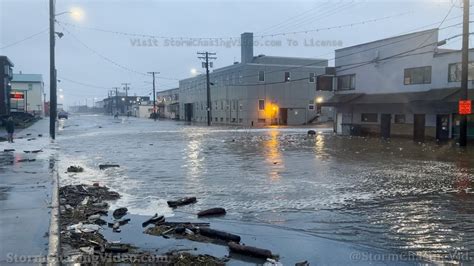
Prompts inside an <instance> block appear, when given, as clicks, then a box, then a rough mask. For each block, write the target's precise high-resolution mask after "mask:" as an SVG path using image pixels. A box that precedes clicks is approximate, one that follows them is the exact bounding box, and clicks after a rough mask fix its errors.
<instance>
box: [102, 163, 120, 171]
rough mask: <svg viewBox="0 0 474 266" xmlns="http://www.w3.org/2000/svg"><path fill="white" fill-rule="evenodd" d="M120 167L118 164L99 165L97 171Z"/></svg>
mask: <svg viewBox="0 0 474 266" xmlns="http://www.w3.org/2000/svg"><path fill="white" fill-rule="evenodd" d="M113 167H120V165H118V164H99V169H100V170H104V169H107V168H113Z"/></svg>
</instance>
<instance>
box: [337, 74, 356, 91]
mask: <svg viewBox="0 0 474 266" xmlns="http://www.w3.org/2000/svg"><path fill="white" fill-rule="evenodd" d="M337 89H338V90H340V91H343V90H355V74H352V75H344V76H339V77H337Z"/></svg>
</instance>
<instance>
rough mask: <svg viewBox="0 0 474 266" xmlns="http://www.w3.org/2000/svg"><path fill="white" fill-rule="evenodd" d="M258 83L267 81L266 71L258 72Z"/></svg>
mask: <svg viewBox="0 0 474 266" xmlns="http://www.w3.org/2000/svg"><path fill="white" fill-rule="evenodd" d="M258 81H265V71H263V70H260V71H258Z"/></svg>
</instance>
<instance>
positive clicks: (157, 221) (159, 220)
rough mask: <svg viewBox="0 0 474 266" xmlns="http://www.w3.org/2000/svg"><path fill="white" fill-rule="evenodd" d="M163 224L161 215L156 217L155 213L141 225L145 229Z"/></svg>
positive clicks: (163, 220) (163, 219) (163, 218)
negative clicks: (150, 225)
mask: <svg viewBox="0 0 474 266" xmlns="http://www.w3.org/2000/svg"><path fill="white" fill-rule="evenodd" d="M164 222H165V217H164V216H163V215H160V216H158V214H157V213H156V214H155V215H153V217H151V218H150V219H148V220H146V221H144V222H143V223H142V227H147V226H148V225H149V224H154V225H157V224H160V223H164Z"/></svg>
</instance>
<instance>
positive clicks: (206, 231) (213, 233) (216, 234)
mask: <svg viewBox="0 0 474 266" xmlns="http://www.w3.org/2000/svg"><path fill="white" fill-rule="evenodd" d="M199 234H201V235H203V236H207V237H210V238H216V239H220V240H225V241H234V242H237V243H239V242H240V236H238V235H234V234H231V233H227V232H224V231H219V230H215V229H211V228H199Z"/></svg>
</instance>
